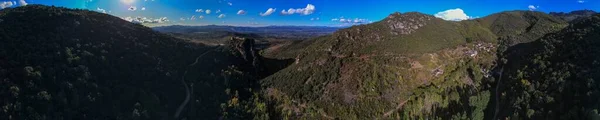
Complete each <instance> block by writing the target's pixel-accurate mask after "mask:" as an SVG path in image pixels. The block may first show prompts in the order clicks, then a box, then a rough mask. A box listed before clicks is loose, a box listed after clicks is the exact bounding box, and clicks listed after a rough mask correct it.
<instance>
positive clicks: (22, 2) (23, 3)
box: [19, 0, 27, 6]
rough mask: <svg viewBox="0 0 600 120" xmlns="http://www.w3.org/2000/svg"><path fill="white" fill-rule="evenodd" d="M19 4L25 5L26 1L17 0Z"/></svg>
mask: <svg viewBox="0 0 600 120" xmlns="http://www.w3.org/2000/svg"><path fill="white" fill-rule="evenodd" d="M19 5H20V6H25V5H27V2H25V0H19Z"/></svg>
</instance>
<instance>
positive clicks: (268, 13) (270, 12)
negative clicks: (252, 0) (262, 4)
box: [260, 8, 277, 16]
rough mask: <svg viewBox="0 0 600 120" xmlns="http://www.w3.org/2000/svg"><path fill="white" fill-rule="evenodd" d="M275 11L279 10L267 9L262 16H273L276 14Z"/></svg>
mask: <svg viewBox="0 0 600 120" xmlns="http://www.w3.org/2000/svg"><path fill="white" fill-rule="evenodd" d="M275 10H277V9H275V8H269V9H267V11H266V12H264V13H262V12H261V13H260V16H269V15H271V14H273V12H275Z"/></svg>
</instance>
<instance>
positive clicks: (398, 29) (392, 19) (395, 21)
mask: <svg viewBox="0 0 600 120" xmlns="http://www.w3.org/2000/svg"><path fill="white" fill-rule="evenodd" d="M432 18H433V16H430V15H425V14H421V13H415V12H410V13H404V14H402V13H399V12H396V13H394V14H391V15H389V16H388V17H387V18H386V19H385V20H383V21H384V22H385V23H386V24H387V25H388V26H387V27H388V28H389V29H391V30H392V31H391V32H390V33H391V34H393V35H399V34H401V35H407V34H410V33H413V32H415V31H416V30H417V29H419V28H421V27H423V26H425V25H427V21H429V20H431V19H432Z"/></svg>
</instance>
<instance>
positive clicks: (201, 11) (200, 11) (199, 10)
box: [196, 9, 204, 13]
mask: <svg viewBox="0 0 600 120" xmlns="http://www.w3.org/2000/svg"><path fill="white" fill-rule="evenodd" d="M196 12H197V13H203V12H204V10H203V9H196Z"/></svg>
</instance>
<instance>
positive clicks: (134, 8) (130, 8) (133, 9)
mask: <svg viewBox="0 0 600 120" xmlns="http://www.w3.org/2000/svg"><path fill="white" fill-rule="evenodd" d="M127 10H129V11H135V10H137V7H135V6H130V7H129V9H127Z"/></svg>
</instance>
